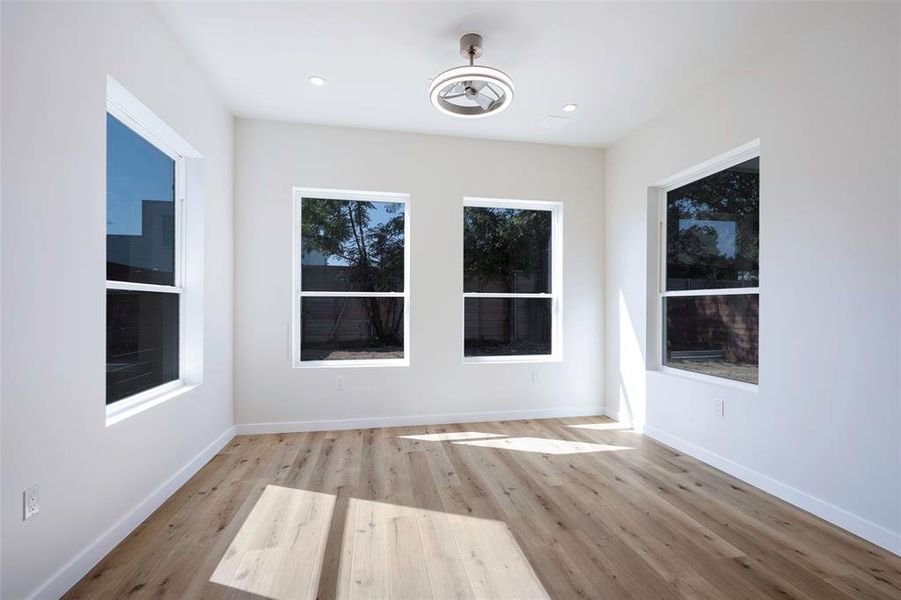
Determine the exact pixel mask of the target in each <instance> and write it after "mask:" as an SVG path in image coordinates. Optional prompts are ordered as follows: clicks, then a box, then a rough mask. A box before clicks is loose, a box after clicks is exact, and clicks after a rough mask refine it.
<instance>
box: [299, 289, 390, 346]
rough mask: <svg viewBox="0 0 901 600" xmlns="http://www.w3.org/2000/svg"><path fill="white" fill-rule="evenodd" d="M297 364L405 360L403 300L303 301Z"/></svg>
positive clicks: (329, 299)
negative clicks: (316, 361)
mask: <svg viewBox="0 0 901 600" xmlns="http://www.w3.org/2000/svg"><path fill="white" fill-rule="evenodd" d="M300 312H301V315H300V360H347V359H374V358H379V359H387V358H403V357H404V299H403V298H347V297H343V298H320V297H316V298H310V297H307V298H302V299H301V300H300Z"/></svg>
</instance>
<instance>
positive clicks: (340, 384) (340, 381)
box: [335, 377, 344, 390]
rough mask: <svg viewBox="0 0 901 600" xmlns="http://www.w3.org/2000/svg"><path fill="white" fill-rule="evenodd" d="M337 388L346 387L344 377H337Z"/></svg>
mask: <svg viewBox="0 0 901 600" xmlns="http://www.w3.org/2000/svg"><path fill="white" fill-rule="evenodd" d="M335 389H336V390H343V389H344V377H335Z"/></svg>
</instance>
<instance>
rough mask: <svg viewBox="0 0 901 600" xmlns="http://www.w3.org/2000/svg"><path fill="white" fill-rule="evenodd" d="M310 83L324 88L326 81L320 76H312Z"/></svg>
mask: <svg viewBox="0 0 901 600" xmlns="http://www.w3.org/2000/svg"><path fill="white" fill-rule="evenodd" d="M310 83H312V84H313V85H316V86H323V85H325V79H323V78H322V77H320V76H319V75H311V76H310Z"/></svg>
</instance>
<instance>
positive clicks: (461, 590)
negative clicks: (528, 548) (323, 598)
mask: <svg viewBox="0 0 901 600" xmlns="http://www.w3.org/2000/svg"><path fill="white" fill-rule="evenodd" d="M337 597H338V598H339V599H356V598H386V599H387V598H415V599H417V600H427V599H434V598H485V599H489V598H517V599H523V600H526V599H532V598H534V599H539V598H541V599H544V598H549V596H548V594H547V592H546V591H545V589H544V587H543V586H542V585H541V582H540V581H539V579H538V576H537V575H536V574H535V572H534V571H533V570H532V566H531V565H530V564H529V561H528V559H527V558H526V557H525V555H524V554H523V552H522V550H521V549H520V547H519V544H517V542H516V539H515V538H514V537H513V534H512V533H511V532H510V530H509V529H508V528H507V525H506V524H505V523H503V522H501V521H494V520H489V519H480V518H477V517H471V516H465V515H457V514H453V513H446V512H441V511H433V510H425V509H421V508H414V507H409V506H401V505H397V504H389V503H385V502H375V501H372V500H360V499H357V498H351V499H350V501H349V503H348V509H347V519H346V521H345V525H344V541H343V545H342V551H341V563H340V565H339V575H338V594H337Z"/></svg>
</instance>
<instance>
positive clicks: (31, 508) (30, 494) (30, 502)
mask: <svg viewBox="0 0 901 600" xmlns="http://www.w3.org/2000/svg"><path fill="white" fill-rule="evenodd" d="M38 491H39V490H38V486H37V485H33V486H31V487H30V488H28V489H27V490H25V492H24V493H23V500H24V504H25V509H24V516H23V519H30V518H31V517H33V516H34V515H36V514H38V512H39V511H40V510H41V502H40V497H39V495H38Z"/></svg>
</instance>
